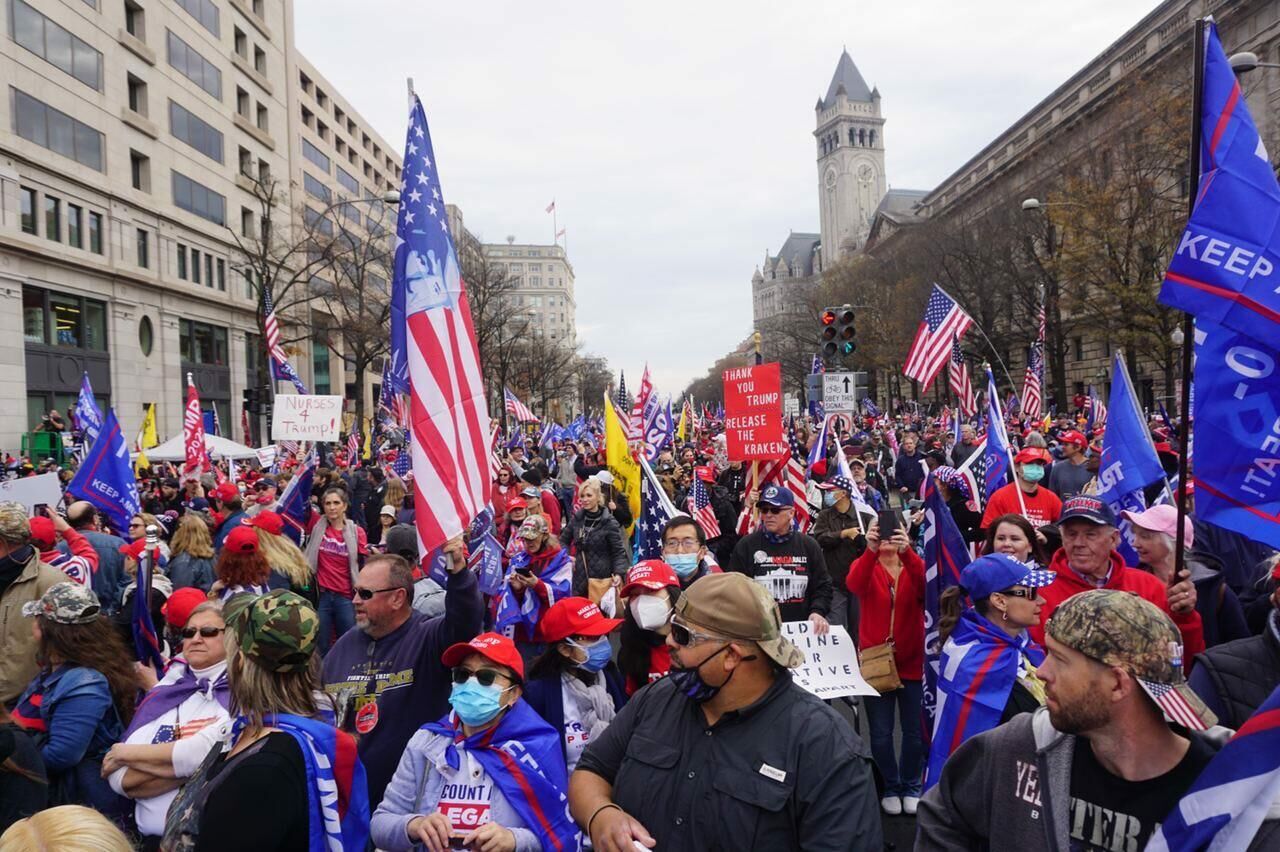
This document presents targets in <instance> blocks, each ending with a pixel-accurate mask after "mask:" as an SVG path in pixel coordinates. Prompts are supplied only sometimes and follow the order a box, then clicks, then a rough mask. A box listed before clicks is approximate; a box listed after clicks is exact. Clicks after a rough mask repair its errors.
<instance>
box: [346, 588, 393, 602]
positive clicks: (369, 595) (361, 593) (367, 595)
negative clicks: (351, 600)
mask: <svg viewBox="0 0 1280 852" xmlns="http://www.w3.org/2000/svg"><path fill="white" fill-rule="evenodd" d="M398 588H400V587H399V586H395V587H393V588H390V589H361V588H357V589H356V597H358V598H360V600H362V601H368V600H373V596H374V595H379V594H382V593H383V592H394V591H395V590H396V589H398Z"/></svg>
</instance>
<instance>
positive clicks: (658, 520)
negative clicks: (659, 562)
mask: <svg viewBox="0 0 1280 852" xmlns="http://www.w3.org/2000/svg"><path fill="white" fill-rule="evenodd" d="M679 514H681V513H680V512H678V511H676V507H675V504H674V503H672V502H671V498H670V497H668V496H667V492H666V491H665V490H663V488H662V485H661V483H659V482H658V477H657V476H655V475H654V473H653V468H651V467H649V463H648V462H647V461H645V459H644V457H643V456H641V457H640V519H639V521H637V523H636V559H637V560H641V559H661V558H662V529H663V527H665V526H666V525H667V521H670V520H671V519H672V518H674V517H675V516H676V515H679Z"/></svg>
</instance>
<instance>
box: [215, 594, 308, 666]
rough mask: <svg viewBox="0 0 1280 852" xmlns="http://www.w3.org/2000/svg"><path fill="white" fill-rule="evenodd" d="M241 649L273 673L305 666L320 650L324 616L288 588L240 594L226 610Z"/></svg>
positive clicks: (228, 625) (227, 621)
mask: <svg viewBox="0 0 1280 852" xmlns="http://www.w3.org/2000/svg"><path fill="white" fill-rule="evenodd" d="M223 615H224V616H225V617H226V624H227V629H228V630H230V631H231V632H232V634H233V635H234V636H235V640H236V644H237V645H239V647H240V652H241V653H242V654H244V655H245V656H246V657H248V658H249V659H251V660H253V661H254V662H256V663H258V664H259V665H260V666H262V667H263V668H265V669H268V670H269V671H273V672H296V671H301V670H302V669H305V668H306V667H307V665H308V664H309V663H310V662H311V656H312V655H313V654H314V653H315V651H316V642H317V640H318V638H319V636H320V617H319V616H318V615H316V611H315V610H314V609H312V607H311V604H309V603H307V601H306V599H305V598H303V597H302V596H300V595H296V594H294V593H293V592H289V591H286V590H284V589H274V590H272V591H270V592H267V593H266V594H265V595H250V594H244V595H236V596H234V597H232V598H231V600H230V601H228V602H227V605H226V607H225V608H224V610H223Z"/></svg>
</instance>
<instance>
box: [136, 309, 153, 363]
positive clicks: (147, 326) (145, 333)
mask: <svg viewBox="0 0 1280 852" xmlns="http://www.w3.org/2000/svg"><path fill="white" fill-rule="evenodd" d="M155 339H156V332H155V329H154V328H153V327H152V325H151V317H148V316H143V318H142V320H141V321H140V322H139V323H138V348H139V349H141V350H142V357H144V358H146V357H148V356H150V355H151V350H152V348H154V347H155Z"/></svg>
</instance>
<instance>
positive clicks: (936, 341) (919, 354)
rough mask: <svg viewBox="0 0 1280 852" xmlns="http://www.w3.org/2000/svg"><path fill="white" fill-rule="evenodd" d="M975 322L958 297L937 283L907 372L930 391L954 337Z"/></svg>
mask: <svg viewBox="0 0 1280 852" xmlns="http://www.w3.org/2000/svg"><path fill="white" fill-rule="evenodd" d="M972 324H973V319H972V318H971V317H970V316H969V315H968V314H966V313H965V312H964V310H962V309H961V307H960V305H959V304H958V303H957V302H956V300H955V299H953V298H951V297H950V296H948V295H947V294H946V293H945V292H944V291H943V289H942V288H941V287H939V286H938V285H937V284H934V285H933V291H932V292H931V293H930V294H929V303H928V304H927V305H926V306H925V309H924V320H923V321H922V322H921V323H920V327H919V328H918V329H916V337H915V340H913V341H912V342H911V350H910V351H909V352H907V362H906V366H904V367H903V368H902V373H903V375H905V376H906V377H907V378H908V379H915V380H916V381H918V382H920V383H921V384H922V385H923V386H924V388H923V389H924V390H928V389H929V385H931V384H932V383H933V380H934V379H935V378H936V377H937V375H938V372H939V371H940V370H941V369H942V365H943V364H944V363H945V362H946V360H947V355H948V354H949V352H950V346H951V340H952V338H953V337H954V338H960V337H963V336H964V333H965V332H966V331H968V330H969V326H970V325H972Z"/></svg>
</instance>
